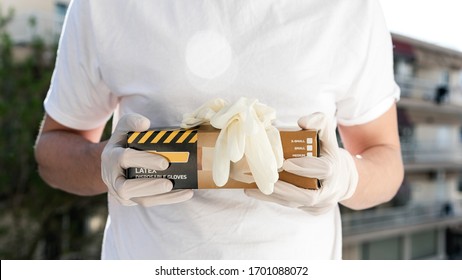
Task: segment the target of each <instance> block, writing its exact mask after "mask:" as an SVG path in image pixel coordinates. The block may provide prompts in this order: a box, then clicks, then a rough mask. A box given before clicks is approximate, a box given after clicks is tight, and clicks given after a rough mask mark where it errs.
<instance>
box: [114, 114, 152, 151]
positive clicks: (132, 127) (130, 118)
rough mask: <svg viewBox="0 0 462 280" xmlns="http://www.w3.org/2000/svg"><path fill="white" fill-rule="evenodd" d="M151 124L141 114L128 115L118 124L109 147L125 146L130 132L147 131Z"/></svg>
mask: <svg viewBox="0 0 462 280" xmlns="http://www.w3.org/2000/svg"><path fill="white" fill-rule="evenodd" d="M150 125H151V122H150V121H149V119H148V118H146V117H144V116H142V115H139V114H126V115H124V116H123V117H122V118H121V119H120V120H119V122H118V123H117V125H116V127H115V129H114V132H113V133H112V136H111V138H110V139H109V142H108V145H114V144H119V145H120V144H125V141H126V137H127V133H128V132H130V131H145V130H148V129H149V126H150Z"/></svg>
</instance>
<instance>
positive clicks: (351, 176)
mask: <svg viewBox="0 0 462 280" xmlns="http://www.w3.org/2000/svg"><path fill="white" fill-rule="evenodd" d="M298 125H299V126H300V127H301V128H302V129H316V130H319V138H320V141H321V153H320V157H303V158H291V159H287V160H285V161H284V165H283V169H284V170H286V171H288V172H291V173H294V174H296V175H299V176H304V177H310V178H318V179H319V180H321V184H322V186H321V188H320V189H319V190H309V189H303V188H299V187H296V186H294V185H292V184H289V183H286V182H283V181H278V182H277V183H276V184H275V188H274V192H273V194H271V195H264V194H262V193H261V192H259V191H258V190H246V194H247V195H249V196H251V197H254V198H257V199H260V200H265V201H270V202H275V203H278V204H281V205H284V206H288V207H294V208H299V209H302V210H305V211H307V212H309V213H312V214H322V213H325V212H327V211H329V210H330V209H331V208H332V207H334V206H335V205H337V203H338V202H339V201H342V200H345V199H348V198H350V197H351V196H352V195H353V194H354V192H355V190H356V186H357V184H358V171H357V170H356V165H355V162H354V160H353V157H352V156H351V155H350V153H349V152H347V151H346V150H344V149H342V148H340V147H339V146H338V142H337V137H336V134H335V127H334V125H333V121H332V120H329V119H328V118H327V117H326V116H325V115H324V114H322V113H314V114H311V115H309V116H305V117H302V118H300V119H299V121H298Z"/></svg>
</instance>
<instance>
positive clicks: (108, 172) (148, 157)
mask: <svg viewBox="0 0 462 280" xmlns="http://www.w3.org/2000/svg"><path fill="white" fill-rule="evenodd" d="M149 126H150V121H149V119H147V118H145V117H143V116H141V115H138V114H128V115H125V116H123V117H122V118H121V119H120V120H119V122H118V124H117V126H116V128H115V130H114V132H113V133H112V136H111V138H110V139H109V141H108V143H107V145H106V147H105V148H104V150H103V153H102V155H101V175H102V179H103V181H104V183H105V184H106V185H107V187H108V192H109V195H112V196H113V197H114V198H115V199H116V200H117V201H118V202H119V203H120V204H122V205H125V206H132V205H142V206H145V207H150V206H154V205H162V204H172V203H177V202H182V201H186V200H188V199H190V198H191V197H192V195H193V191H192V190H179V191H172V188H173V184H172V182H171V181H170V180H168V179H152V178H143V179H129V180H127V179H126V178H125V172H124V169H126V168H129V167H142V168H148V169H154V170H165V169H167V168H168V166H169V162H168V160H167V159H165V158H164V157H162V156H160V155H156V154H151V153H148V152H144V151H137V150H134V149H130V148H126V147H125V145H126V141H127V133H128V132H130V131H146V130H148V129H149Z"/></svg>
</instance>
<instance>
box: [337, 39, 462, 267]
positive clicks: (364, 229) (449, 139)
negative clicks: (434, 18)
mask: <svg viewBox="0 0 462 280" xmlns="http://www.w3.org/2000/svg"><path fill="white" fill-rule="evenodd" d="M392 38H393V44H394V67H395V69H394V70H395V78H396V81H397V82H398V84H399V86H400V87H401V92H402V95H401V100H400V101H399V102H398V119H399V133H400V138H401V145H402V153H403V160H404V163H405V180H404V182H403V185H402V186H401V189H400V191H399V192H398V194H397V196H396V197H395V198H394V199H393V200H392V201H391V202H389V203H387V204H385V205H381V206H379V207H375V208H373V209H369V210H364V211H357V212H355V211H351V210H348V209H344V208H342V211H343V212H344V213H343V214H344V215H343V225H344V232H343V235H344V258H345V259H460V258H462V203H461V202H462V52H459V51H455V50H452V49H447V48H443V47H440V46H436V45H433V44H429V43H427V42H422V41H419V40H415V39H412V38H408V37H405V36H401V35H398V34H392Z"/></svg>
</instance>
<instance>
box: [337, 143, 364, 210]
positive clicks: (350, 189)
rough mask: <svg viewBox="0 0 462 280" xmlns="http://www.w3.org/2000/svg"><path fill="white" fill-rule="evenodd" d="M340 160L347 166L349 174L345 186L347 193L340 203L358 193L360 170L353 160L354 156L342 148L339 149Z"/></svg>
mask: <svg viewBox="0 0 462 280" xmlns="http://www.w3.org/2000/svg"><path fill="white" fill-rule="evenodd" d="M338 152H339V159H341V160H342V161H343V165H344V166H345V168H346V170H347V172H346V173H345V174H348V175H349V176H345V177H346V178H344V179H345V185H346V186H347V188H345V193H344V194H343V195H342V197H341V199H340V201H342V200H345V199H348V198H350V197H352V196H353V194H354V193H355V191H356V187H357V186H358V181H359V174H358V170H357V168H356V163H355V160H354V159H353V156H352V155H351V154H350V153H349V152H348V151H347V150H345V149H342V148H340V149H339V151H338Z"/></svg>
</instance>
